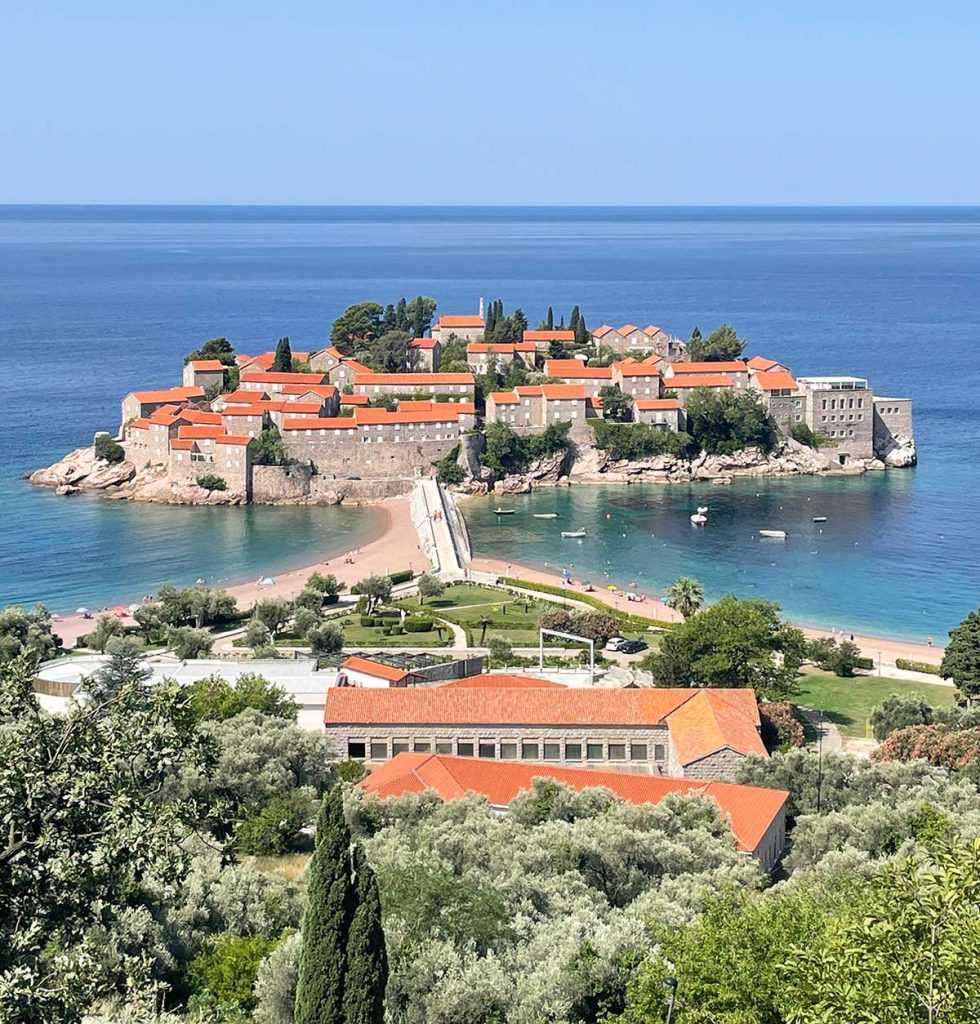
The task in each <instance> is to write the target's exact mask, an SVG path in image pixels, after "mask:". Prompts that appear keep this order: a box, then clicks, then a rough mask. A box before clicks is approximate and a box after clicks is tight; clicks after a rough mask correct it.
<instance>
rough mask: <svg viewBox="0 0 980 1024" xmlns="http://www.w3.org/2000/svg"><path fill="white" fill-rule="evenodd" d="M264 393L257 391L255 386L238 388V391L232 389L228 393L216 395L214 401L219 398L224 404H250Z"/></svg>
mask: <svg viewBox="0 0 980 1024" xmlns="http://www.w3.org/2000/svg"><path fill="white" fill-rule="evenodd" d="M264 394H265V392H264V391H259V390H257V389H256V388H251V389H249V388H239V390H238V391H232V392H231V393H230V394H227V395H218V398H216V399H215V401H216V402H217V401H218V399H220V400H221V401H222V402H224V403H225V405H252V404H253V402H257V401H258V396H260V395H264Z"/></svg>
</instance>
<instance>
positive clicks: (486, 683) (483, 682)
mask: <svg viewBox="0 0 980 1024" xmlns="http://www.w3.org/2000/svg"><path fill="white" fill-rule="evenodd" d="M488 687H489V688H490V689H514V690H564V689H565V684H564V683H554V682H552V681H551V680H550V679H538V678H537V676H517V675H514V674H512V673H510V672H485V673H484V674H483V675H480V676H466V678H465V679H451V680H450V681H449V682H448V683H443V684H442V686H441V687H440V688H441V689H443V690H452V689H471V690H473V689H486V688H488Z"/></svg>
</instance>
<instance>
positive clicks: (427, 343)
mask: <svg viewBox="0 0 980 1024" xmlns="http://www.w3.org/2000/svg"><path fill="white" fill-rule="evenodd" d="M438 344H439V341H438V339H437V338H412V340H411V341H410V342H409V343H408V347H409V348H421V349H430V348H435V347H436V345H438Z"/></svg>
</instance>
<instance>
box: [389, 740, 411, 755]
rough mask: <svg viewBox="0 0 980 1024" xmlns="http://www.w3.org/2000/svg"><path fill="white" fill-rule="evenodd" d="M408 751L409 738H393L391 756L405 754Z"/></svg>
mask: <svg viewBox="0 0 980 1024" xmlns="http://www.w3.org/2000/svg"><path fill="white" fill-rule="evenodd" d="M407 752H408V740H392V741H391V756H392V757H394V756H395V754H405V753H407Z"/></svg>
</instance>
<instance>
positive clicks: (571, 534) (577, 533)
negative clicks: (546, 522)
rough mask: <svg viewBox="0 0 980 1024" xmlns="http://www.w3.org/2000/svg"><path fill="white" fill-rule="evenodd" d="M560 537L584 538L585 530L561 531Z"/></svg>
mask: <svg viewBox="0 0 980 1024" xmlns="http://www.w3.org/2000/svg"><path fill="white" fill-rule="evenodd" d="M561 535H562V536H563V537H584V536H585V535H586V534H585V530H562V531H561Z"/></svg>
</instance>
